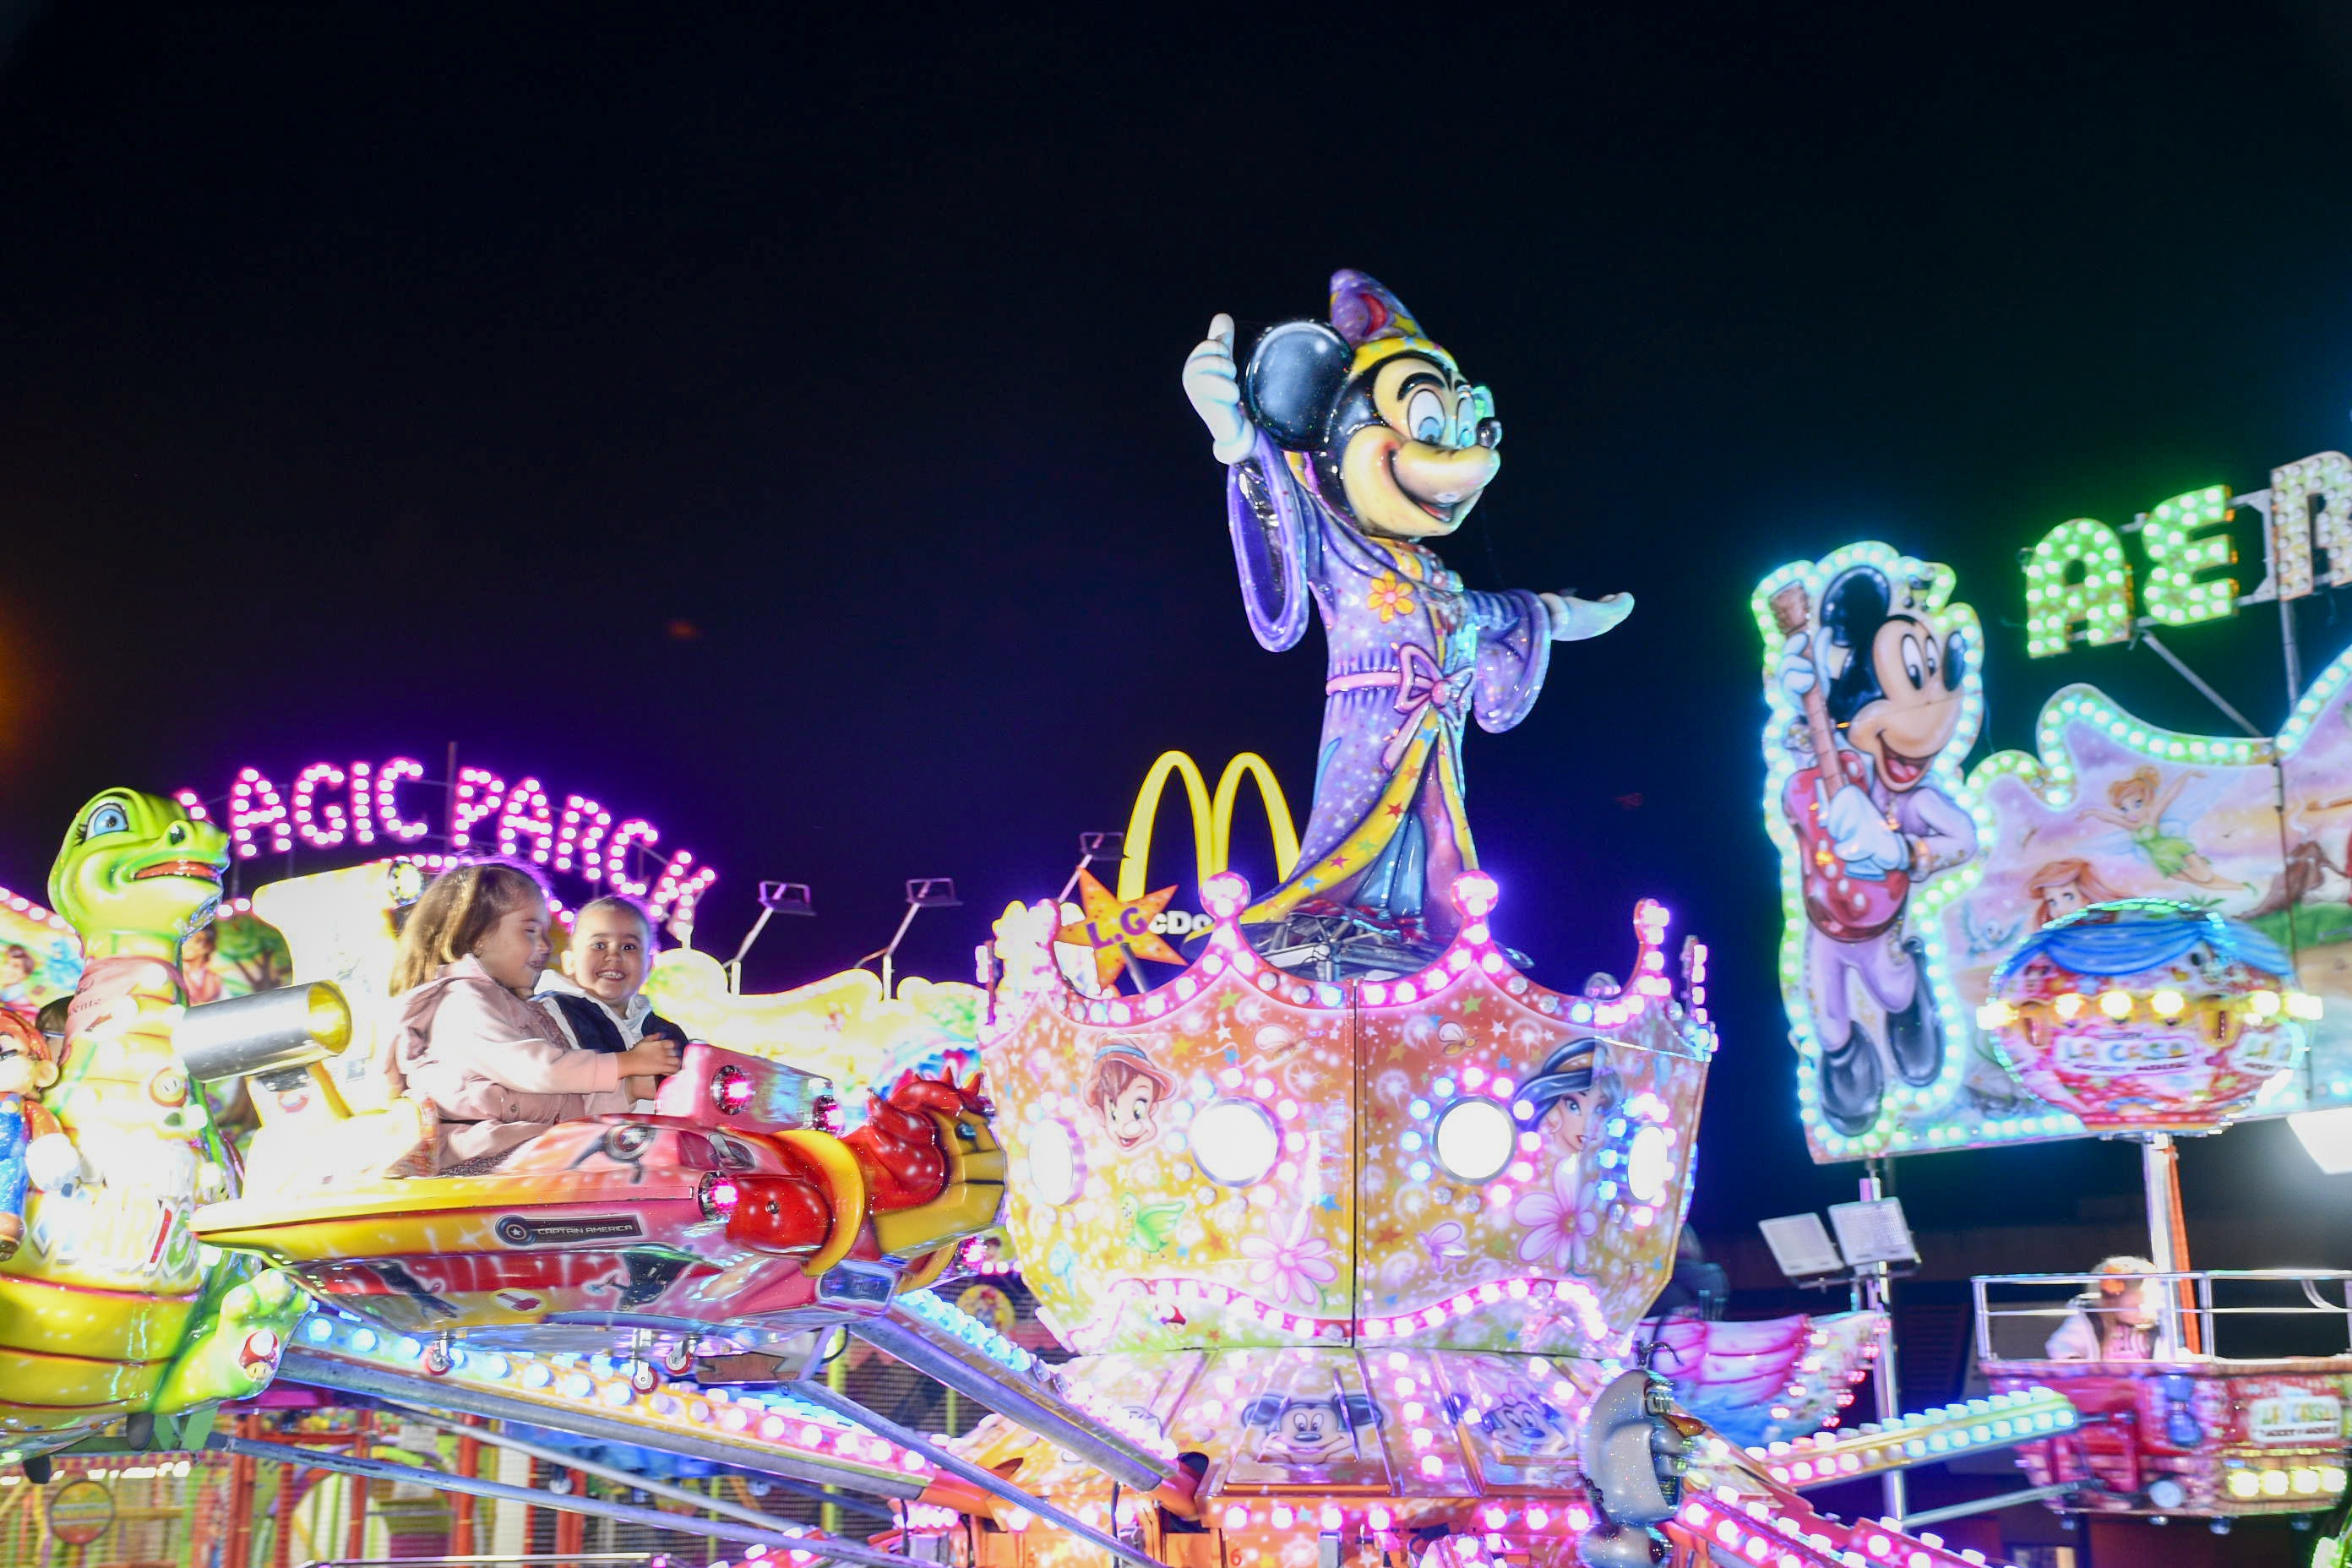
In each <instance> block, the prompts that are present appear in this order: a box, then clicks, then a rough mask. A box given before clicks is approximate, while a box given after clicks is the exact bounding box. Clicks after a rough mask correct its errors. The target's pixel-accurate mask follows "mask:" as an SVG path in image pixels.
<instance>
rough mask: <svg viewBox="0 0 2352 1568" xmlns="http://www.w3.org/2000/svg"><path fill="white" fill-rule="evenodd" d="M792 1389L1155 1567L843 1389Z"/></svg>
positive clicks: (1119, 1555)
mask: <svg viewBox="0 0 2352 1568" xmlns="http://www.w3.org/2000/svg"><path fill="white" fill-rule="evenodd" d="M791 1388H792V1391H793V1394H795V1395H796V1396H798V1397H800V1398H802V1399H805V1400H807V1401H808V1402H809V1403H810V1404H812V1405H823V1406H824V1407H825V1408H826V1409H827V1410H830V1411H832V1412H833V1413H834V1414H835V1415H838V1416H840V1417H841V1418H842V1419H843V1420H845V1421H855V1422H856V1423H857V1424H858V1425H859V1426H863V1427H865V1428H866V1430H867V1431H869V1432H871V1433H873V1434H874V1435H875V1436H879V1437H887V1438H888V1439H890V1441H892V1442H893V1443H896V1444H898V1447H902V1448H907V1449H910V1450H912V1451H913V1452H915V1453H918V1454H920V1455H921V1456H922V1457H923V1458H926V1459H929V1461H930V1462H931V1463H932V1464H934V1465H937V1466H938V1467H939V1468H940V1469H942V1470H944V1471H946V1472H947V1473H948V1474H949V1475H951V1476H954V1477H955V1478H957V1479H959V1480H964V1481H969V1482H971V1484H972V1485H973V1486H976V1487H978V1488H979V1489H981V1490H982V1491H984V1492H986V1493H987V1494H988V1495H989V1496H991V1497H992V1498H995V1499H998V1500H1000V1501H1003V1502H1009V1503H1011V1504H1012V1505H1013V1507H1015V1508H1020V1509H1026V1510H1029V1511H1030V1512H1031V1513H1033V1514H1034V1515H1036V1516H1037V1517H1038V1518H1039V1519H1042V1520H1044V1521H1045V1522H1046V1523H1048V1524H1051V1525H1053V1526H1055V1527H1056V1528H1057V1529H1060V1530H1064V1531H1068V1532H1069V1533H1070V1534H1072V1535H1075V1536H1076V1537H1077V1538H1078V1539H1079V1540H1081V1541H1084V1542H1087V1544H1088V1545H1090V1546H1098V1547H1100V1548H1101V1549H1102V1550H1103V1551H1105V1552H1109V1553H1110V1554H1111V1556H1112V1557H1113V1558H1115V1559H1117V1560H1118V1561H1119V1562H1121V1563H1128V1564H1129V1565H1130V1568H1160V1563H1158V1562H1157V1561H1156V1560H1154V1559H1152V1558H1150V1557H1147V1556H1145V1555H1144V1554H1143V1553H1142V1552H1138V1551H1137V1550H1136V1549H1135V1548H1134V1547H1132V1546H1129V1545H1128V1544H1127V1543H1126V1542H1123V1541H1118V1540H1114V1539H1113V1538H1111V1537H1110V1536H1108V1535H1105V1534H1104V1533H1103V1532H1102V1531H1099V1530H1097V1529H1096V1528H1095V1527H1094V1526H1093V1525H1090V1524H1088V1523H1087V1522H1086V1521H1084V1520H1082V1519H1080V1518H1078V1517H1077V1516H1076V1514H1073V1513H1070V1512H1069V1511H1067V1510H1064V1509H1060V1508H1056V1507H1055V1505H1054V1504H1052V1503H1050V1502H1047V1501H1046V1500H1045V1499H1043V1498H1039V1497H1032V1496H1031V1495H1030V1494H1029V1493H1027V1492H1025V1491H1023V1490H1022V1489H1020V1488H1019V1487H1016V1486H1014V1485H1013V1483H1012V1482H1011V1481H1008V1480H1006V1479H1004V1478H1003V1477H1002V1476H1000V1475H997V1474H995V1473H994V1472H993V1471H991V1470H986V1469H983V1468H981V1467H980V1466H978V1465H975V1464H973V1463H972V1462H971V1460H970V1459H967V1458H963V1457H962V1456H961V1455H958V1454H950V1453H949V1452H948V1451H947V1450H946V1449H945V1448H942V1447H940V1446H939V1445H938V1444H936V1443H934V1442H932V1441H931V1440H930V1439H929V1437H926V1436H923V1435H922V1434H921V1433H919V1432H917V1431H914V1430H912V1429H910V1428H908V1427H905V1426H899V1425H898V1423H897V1422H896V1421H893V1420H891V1419H890V1418H889V1417H888V1416H887V1415H877V1414H876V1413H875V1412H873V1411H871V1410H868V1409H866V1407H865V1406H864V1405H860V1404H858V1403H857V1402H856V1400H854V1399H852V1398H850V1397H849V1396H848V1395H847V1394H836V1393H835V1392H834V1391H833V1390H832V1389H830V1388H828V1387H826V1386H825V1385H824V1383H823V1382H821V1381H819V1380H818V1379H816V1378H813V1377H803V1378H802V1379H801V1381H800V1382H798V1383H795V1384H791ZM901 1568H903V1565H901Z"/></svg>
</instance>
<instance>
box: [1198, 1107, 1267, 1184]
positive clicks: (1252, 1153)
mask: <svg viewBox="0 0 2352 1568" xmlns="http://www.w3.org/2000/svg"><path fill="white" fill-rule="evenodd" d="M1281 1152H1282V1134H1281V1133H1280V1132H1279V1131H1276V1128H1275V1125H1274V1116H1273V1114H1272V1113H1271V1112H1270V1111H1268V1110H1266V1108H1265V1106H1263V1105H1260V1104H1259V1103H1258V1102H1257V1101H1255V1100H1214V1101H1212V1102H1211V1103H1210V1104H1208V1105H1207V1106H1205V1107H1203V1108H1202V1111H1201V1114H1200V1115H1198V1116H1195V1117H1194V1118H1192V1159H1193V1161H1194V1163H1197V1164H1198V1165H1199V1166H1200V1167H1201V1173H1202V1175H1204V1176H1206V1177H1208V1178H1209V1180H1211V1181H1213V1182H1215V1183H1217V1184H1220V1185H1221V1186H1227V1187H1246V1186H1249V1185H1250V1184H1253V1183H1255V1182H1259V1181H1263V1180H1264V1179H1265V1173H1267V1172H1268V1171H1271V1170H1273V1169H1274V1162H1275V1157H1276V1155H1277V1154H1279V1153H1281Z"/></svg>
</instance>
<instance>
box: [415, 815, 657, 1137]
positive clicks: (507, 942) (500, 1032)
mask: <svg viewBox="0 0 2352 1568" xmlns="http://www.w3.org/2000/svg"><path fill="white" fill-rule="evenodd" d="M547 922H548V912H547V895H546V893H545V891H544V890H543V889H541V887H540V884H539V882H538V880H537V879H535V878H534V877H532V876H531V875H530V872H528V871H525V870H523V869H522V868H520V867H519V866H509V865H506V864H504V863H502V862H499V861H482V862H478V863H475V864H471V865H465V866H458V867H455V868H452V869H450V870H447V871H445V872H443V873H442V874H441V875H440V876H438V877H436V878H435V879H433V882H432V884H431V885H430V886H429V887H427V888H426V889H425V893H424V896H423V897H421V898H419V899H418V900H416V903H415V907H414V908H413V909H411V910H410V911H409V916H408V923H407V924H406V925H405V926H404V927H403V928H402V929H401V933H400V951H399V952H398V954H397V955H396V956H395V957H394V960H393V967H392V990H393V992H394V1005H395V1006H396V1008H397V1013H396V1015H395V1017H394V1026H393V1028H392V1031H391V1037H390V1039H389V1041H388V1042H387V1050H386V1056H385V1059H384V1063H383V1066H384V1068H385V1072H386V1076H387V1077H388V1078H389V1079H391V1081H392V1086H393V1088H394V1091H395V1092H402V1091H404V1092H406V1093H409V1094H411V1095H414V1096H415V1097H416V1098H417V1099H420V1100H425V1101H427V1102H429V1103H430V1104H431V1105H432V1106H433V1108H434V1110H436V1112H437V1113H438V1114H439V1118H440V1123H441V1125H440V1131H439V1135H438V1141H437V1143H436V1149H435V1152H434V1153H435V1160H434V1164H435V1169H436V1173H439V1174H442V1175H452V1174H465V1173H468V1172H469V1171H475V1170H484V1171H486V1170H489V1169H493V1168H495V1167H496V1165H497V1163H499V1160H500V1159H502V1158H503V1157H504V1156H505V1155H506V1154H507V1153H508V1152H509V1151H510V1150H512V1149H514V1148H516V1147H517V1146H519V1145H520V1144H522V1143H526V1142H530V1140H531V1139H533V1138H535V1137H537V1136H538V1135H539V1134H540V1133H541V1132H544V1131H547V1129H548V1128H550V1127H551V1126H553V1125H554V1124H555V1123H557V1122H559V1121H581V1120H583V1119H584V1118H587V1117H593V1116H604V1115H610V1114H613V1113H615V1112H618V1111H624V1110H627V1109H628V1108H629V1101H628V1098H627V1096H626V1094H625V1089H624V1085H625V1080H627V1079H632V1078H640V1077H646V1078H657V1077H660V1076H662V1075H664V1074H667V1073H672V1072H676V1071H677V1066H678V1052H677V1044H676V1043H675V1042H674V1041H672V1040H670V1039H668V1038H667V1037H660V1036H656V1037H652V1038H649V1039H644V1040H640V1041H639V1042H638V1043H637V1044H636V1045H635V1046H633V1047H630V1048H628V1049H627V1050H625V1051H621V1052H618V1053H616V1054H608V1053H604V1052H598V1051H580V1050H574V1049H572V1042H571V1041H570V1040H569V1039H567V1038H566V1037H564V1034H563V1032H562V1030H561V1029H559V1028H557V1027H556V1026H555V1021H554V1020H553V1019H552V1018H551V1017H549V1016H548V1015H547V1014H546V1013H544V1012H542V1011H541V1010H540V1009H539V1008H537V1007H534V1006H532V1005H530V1000H529V998H530V994H531V992H532V990H533V989H534V988H535V987H536V986H537V985H538V983H539V976H540V972H541V970H543V969H544V968H546V966H547V960H548V955H549V952H550V948H549V945H548V940H547ZM476 1162H479V1163H478V1164H477V1163H476Z"/></svg>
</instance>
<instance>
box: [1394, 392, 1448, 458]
mask: <svg viewBox="0 0 2352 1568" xmlns="http://www.w3.org/2000/svg"><path fill="white" fill-rule="evenodd" d="M1445 419H1446V414H1445V399H1444V398H1443V397H1440V396H1439V395H1437V394H1436V392H1435V391H1434V390H1433V389H1432V388H1430V387H1426V386H1424V387H1423V388H1422V389H1421V390H1420V391H1419V392H1416V393H1414V394H1413V395H1412V398H1411V399H1410V400H1409V401H1408V402H1407V403H1406V404H1405V405H1404V427H1405V431H1406V433H1407V434H1408V435H1410V436H1411V437H1412V438H1413V439H1414V440H1416V441H1427V442H1429V443H1431V444H1433V445H1434V444H1436V443H1438V442H1442V441H1444V439H1445Z"/></svg>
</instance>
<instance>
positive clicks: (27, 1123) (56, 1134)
mask: <svg viewBox="0 0 2352 1568" xmlns="http://www.w3.org/2000/svg"><path fill="white" fill-rule="evenodd" d="M57 1081H58V1068H57V1064H56V1063H55V1062H52V1061H51V1060H49V1048H48V1043H47V1041H45V1040H43V1039H42V1038H41V1032H40V1031H39V1030H38V1029H37V1028H35V1027H34V1026H33V1025H32V1023H31V1021H30V1020H28V1019H26V1018H25V1017H23V1016H19V1015H17V1014H16V1013H12V1012H9V1011H7V1010H6V1009H5V1008H0V1258H14V1257H16V1248H17V1247H18V1245H19V1244H21V1243H22V1242H23V1241H24V1239H25V1194H26V1189H27V1187H28V1186H37V1187H38V1188H40V1189H41V1190H42V1191H43V1192H45V1193H56V1192H64V1191H67V1190H68V1189H70V1188H71V1186H72V1184H73V1182H74V1179H75V1178H76V1177H77V1176H79V1174H80V1173H81V1155H80V1154H79V1152H77V1151H76V1150H75V1148H74V1146H73V1140H71V1139H70V1138H68V1137H67V1136H66V1135H65V1131H64V1130H63V1129H61V1128H60V1127H58V1119H57V1118H56V1117H55V1116H53V1115H51V1114H50V1113H49V1110H48V1108H47V1106H45V1105H43V1104H42V1103H41V1091H42V1090H43V1089H47V1088H48V1087H49V1085H51V1084H53V1083H55V1082H57Z"/></svg>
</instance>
